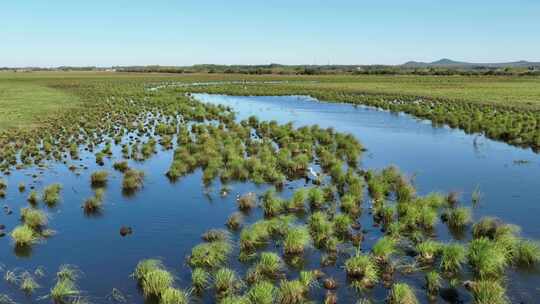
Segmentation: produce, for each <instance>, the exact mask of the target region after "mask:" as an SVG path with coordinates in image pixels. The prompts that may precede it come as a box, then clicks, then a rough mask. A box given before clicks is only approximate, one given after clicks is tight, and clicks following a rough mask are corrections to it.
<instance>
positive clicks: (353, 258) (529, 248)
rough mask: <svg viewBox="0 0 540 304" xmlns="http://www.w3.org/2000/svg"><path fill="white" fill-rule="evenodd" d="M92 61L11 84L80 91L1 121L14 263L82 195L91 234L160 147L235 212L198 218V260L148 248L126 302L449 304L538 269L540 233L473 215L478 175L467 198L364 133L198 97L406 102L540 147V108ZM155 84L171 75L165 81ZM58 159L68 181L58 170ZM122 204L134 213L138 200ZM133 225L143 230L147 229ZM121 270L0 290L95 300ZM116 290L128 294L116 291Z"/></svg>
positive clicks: (138, 189)
mask: <svg viewBox="0 0 540 304" xmlns="http://www.w3.org/2000/svg"><path fill="white" fill-rule="evenodd" d="M81 75H86V74H80V75H78V76H77V77H73V78H69V77H68V78H66V79H60V78H55V74H51V77H48V76H46V74H38V75H32V74H30V75H28V76H26V77H24V76H19V75H17V76H16V77H13V79H9V78H8V79H4V80H1V81H2V85H6V86H9V85H10V84H11V83H14V84H16V85H17V86H18V85H21V86H24V85H27V84H28V85H31V86H42V87H43V88H46V90H47V91H48V90H52V91H54V92H59V93H58V94H66V95H67V96H73V100H74V103H76V104H83V105H84V110H81V109H79V108H78V107H75V106H74V107H67V108H65V109H63V111H61V112H60V113H57V114H47V115H44V116H43V117H32V118H29V119H31V121H32V122H31V123H29V126H27V128H21V127H16V128H8V129H4V130H3V131H1V132H2V135H1V137H0V168H1V170H2V172H3V173H2V175H3V177H2V179H0V191H2V193H3V194H2V196H4V197H5V198H3V199H0V200H4V201H5V202H6V203H5V206H7V208H4V209H5V211H6V212H5V215H3V217H2V218H0V219H1V220H3V219H5V218H8V217H9V216H10V215H9V214H8V212H7V211H8V210H9V211H10V210H11V209H13V211H14V214H15V215H16V216H17V218H16V222H15V220H11V221H10V222H9V223H10V224H12V225H11V226H9V227H4V224H3V223H2V227H3V228H2V229H1V230H2V231H3V230H4V229H5V230H6V231H9V234H8V237H7V238H9V241H10V242H9V243H8V242H5V244H6V246H10V247H11V248H12V250H11V251H4V252H5V253H6V257H5V258H6V259H7V258H8V256H7V255H8V254H9V255H15V256H17V257H19V258H27V259H28V260H32V254H33V251H36V252H37V254H39V251H40V250H41V248H43V247H46V246H48V245H49V243H53V242H56V241H57V240H62V239H63V237H64V236H63V235H65V234H70V233H71V232H70V231H69V228H70V227H71V229H75V228H73V226H70V225H67V224H64V225H59V226H58V228H56V225H55V221H56V220H57V217H60V216H62V215H63V214H62V212H61V210H64V209H65V208H66V213H67V215H68V216H74V214H76V213H74V212H71V211H69V210H70V209H69V206H66V205H73V204H76V205H77V206H78V208H79V213H81V211H80V210H81V208H82V210H83V212H82V213H84V216H86V217H88V216H89V215H94V216H92V217H90V218H86V217H84V218H80V219H78V220H81V221H84V222H85V224H84V225H86V223H90V224H91V225H90V226H85V228H84V229H89V230H87V231H86V233H88V234H87V235H86V236H88V238H89V242H90V241H96V242H97V241H98V240H99V237H98V238H94V236H93V233H95V231H93V230H92V229H93V228H91V227H93V226H92V225H98V224H99V223H101V221H109V220H111V218H112V216H111V215H109V214H108V212H109V208H110V209H114V208H115V204H118V203H117V202H115V201H114V200H113V199H111V197H114V198H116V199H118V200H119V199H125V200H132V199H135V198H137V197H139V196H144V195H145V193H146V192H147V191H151V190H152V188H158V185H156V182H155V181H156V172H155V171H154V170H152V168H148V167H145V166H144V164H146V163H152V162H153V161H159V162H161V163H160V164H163V163H164V165H162V167H160V168H163V170H162V172H158V174H159V176H160V177H161V178H166V180H160V182H161V183H164V182H165V181H166V182H167V183H168V186H170V187H181V186H182V184H183V183H185V182H186V181H189V184H188V185H189V187H191V188H195V190H196V192H200V193H205V194H206V195H208V196H209V197H212V194H213V193H215V192H216V191H215V190H214V189H219V190H218V191H217V193H218V194H219V195H218V197H222V198H223V199H224V200H226V202H227V204H228V207H227V208H228V209H220V210H221V211H225V210H226V212H227V213H226V214H225V217H224V218H222V222H212V223H208V222H206V221H205V219H204V218H201V219H200V220H201V221H205V224H207V226H208V227H206V229H205V230H204V233H202V234H201V236H200V239H199V240H198V241H199V242H198V243H195V242H188V241H186V242H185V243H182V246H189V250H188V251H189V254H186V256H177V258H176V259H175V260H172V261H170V260H166V259H162V258H161V253H160V252H159V250H157V249H155V248H152V247H151V246H147V247H143V249H144V250H143V251H144V253H141V252H138V255H137V258H138V262H137V263H131V262H130V263H126V264H127V266H129V267H131V273H132V274H131V276H130V273H125V276H124V277H125V281H132V282H133V284H136V287H137V288H136V292H134V293H132V294H130V295H129V297H130V298H129V302H132V301H133V302H136V303H143V302H145V301H146V302H147V303H164V304H167V303H191V302H197V301H203V302H219V303H280V304H294V303H305V302H307V301H316V302H324V303H338V302H339V303H342V302H351V303H354V302H358V303H370V302H369V301H386V302H387V303H404V304H409V303H411V304H412V303H419V302H422V303H425V302H428V301H438V300H443V299H444V300H445V301H448V302H452V301H451V300H448V297H447V296H446V295H447V294H448V293H451V292H454V293H457V294H458V296H457V299H454V302H458V301H461V300H460V299H466V300H468V301H470V302H473V303H478V304H483V303H510V301H511V294H512V293H511V292H507V289H508V279H507V277H508V276H509V275H515V273H519V271H522V270H523V269H524V268H526V267H528V268H530V269H535V267H537V264H538V262H539V261H540V246H539V245H538V243H536V241H535V240H534V239H528V238H526V237H524V236H522V235H521V233H520V229H519V227H518V226H516V225H514V224H510V223H505V222H504V221H503V220H501V219H498V218H495V217H482V218H479V217H476V216H475V211H476V209H475V208H474V207H473V205H472V203H474V201H476V203H478V204H480V192H479V190H478V187H477V186H476V185H474V187H477V188H476V190H475V192H474V193H473V197H472V198H471V200H472V202H469V201H465V200H463V199H462V198H461V196H460V195H459V194H457V193H456V192H448V193H443V192H429V191H427V192H426V191H425V189H424V191H420V190H419V189H418V188H417V186H416V184H415V181H414V177H413V176H412V175H411V174H410V173H405V172H402V171H401V170H400V169H398V168H397V167H396V166H390V164H387V166H385V167H382V168H366V167H363V166H362V159H363V158H365V157H366V153H367V151H369V147H365V146H363V145H362V144H361V143H360V140H361V138H356V137H355V136H353V135H352V134H348V133H345V132H341V131H339V130H336V129H334V128H326V127H321V126H319V125H317V124H316V121H314V122H312V123H311V124H310V125H302V126H299V125H295V124H294V123H292V122H290V123H280V122H278V121H276V120H263V119H261V118H260V117H256V116H249V117H247V118H245V119H240V118H239V117H238V116H237V114H236V113H235V111H234V109H232V108H230V107H228V106H224V105H216V104H212V103H204V102H201V101H200V100H198V99H197V98H196V97H194V96H192V95H191V93H194V92H209V93H221V94H224V93H225V94H233V95H268V96H272V95H291V94H293V95H310V96H313V97H317V98H319V99H322V100H328V101H333V102H346V103H353V104H362V105H368V106H374V107H378V108H382V109H386V110H390V111H392V112H405V113H409V114H412V115H414V116H417V117H420V118H425V119H429V120H431V121H432V122H433V124H435V125H437V124H448V125H449V126H450V127H453V128H460V129H463V130H464V131H465V132H467V133H483V134H485V135H486V137H488V138H493V139H496V140H501V141H504V142H508V143H510V144H512V145H516V146H524V147H530V148H533V149H538V148H540V114H539V113H540V112H538V110H537V108H536V107H537V105H535V104H534V105H532V104H528V103H527V102H525V103H523V104H521V103H516V104H512V105H506V104H502V102H491V103H490V102H479V101H477V100H475V99H476V98H477V97H476V96H473V98H472V99H471V100H468V101H467V100H457V99H452V98H448V99H445V98H440V96H436V95H435V96H423V95H422V94H423V92H422V91H418V93H417V94H412V95H409V94H405V93H399V92H397V91H394V92H371V91H370V90H366V91H362V90H363V89H362V88H361V85H359V87H356V88H355V87H351V86H349V85H347V82H346V80H349V81H352V80H351V79H352V78H339V77H338V78H336V79H334V80H335V81H336V82H334V83H331V82H330V79H329V78H315V80H316V81H319V83H308V82H306V80H307V79H309V78H299V79H297V83H293V81H291V78H284V79H286V80H287V81H289V82H288V83H280V84H262V83H254V84H247V83H244V84H224V83H219V84H216V85H208V86H187V85H186V86H178V85H177V84H178V83H172V82H170V80H169V78H170V76H158V75H156V76H146V75H145V76H144V77H143V76H140V75H134V76H130V75H123V74H120V76H110V75H106V76H97V75H93V74H88V75H87V76H85V77H87V78H84V77H83V76H81ZM1 77H6V76H5V75H2V76H1ZM34 77H35V78H34ZM205 77H206V78H209V79H210V80H214V79H216V78H215V77H218V76H200V75H195V76H192V78H189V80H190V81H191V82H196V81H200V80H201V79H202V80H204V79H206V78H205ZM221 77H223V78H224V79H229V78H230V77H239V76H221ZM264 79H267V78H264ZM361 79H363V78H361ZM180 80H184V79H182V78H180ZM167 81H169V82H167ZM384 81H386V80H384ZM406 81H409V80H406ZM429 81H434V80H433V79H431V80H429ZM437 81H441V80H440V79H438V80H437ZM448 81H449V82H452V81H456V80H448ZM481 81H483V80H481ZM523 81H524V82H529V81H530V82H532V83H536V82H535V81H536V80H530V79H524V80H523ZM160 84H163V85H164V86H163V87H162V88H160V89H153V88H156V87H157V86H158V85H160ZM531 90H533V89H531ZM404 91H406V90H404ZM533 91H534V90H533ZM55 94H56V93H55ZM474 94H477V92H476V93H474ZM474 94H473V95H474ZM535 94H538V92H535ZM457 95H459V94H457ZM510 95H511V94H510ZM460 98H461V97H460ZM2 100H3V99H2ZM35 124H38V125H39V126H40V127H39V128H35V127H34V125H35ZM61 168H63V169H61ZM64 169H65V170H64ZM62 170H63V171H62ZM57 171H60V172H62V174H69V177H68V178H58V175H57V174H56V173H55V172H57ZM20 172H24V173H25V175H21V174H20ZM21 176H23V177H21ZM195 178H196V180H195ZM70 179H84V184H85V185H86V187H85V188H78V189H76V188H75V187H74V186H73V183H72V182H70ZM11 189H15V190H17V191H16V192H15V191H10V190H11ZM27 189H28V190H27ZM165 189H166V188H160V189H158V191H159V192H163V193H160V195H165V196H166V195H167V191H170V190H165ZM235 189H241V191H240V190H235ZM244 190H245V191H244ZM435 190H437V189H434V190H433V191H435ZM233 191H234V192H233ZM231 193H234V194H235V195H236V196H235V195H231ZM117 194H120V195H117ZM178 194H179V195H180V196H181V197H178V199H181V200H190V199H191V198H190V197H189V195H192V192H189V193H188V192H186V194H185V195H183V194H182V193H178ZM67 197H69V198H73V197H76V198H78V201H73V200H72V199H67ZM144 198H145V199H147V200H154V201H153V202H152V203H153V204H155V206H153V207H150V208H154V209H155V208H160V205H159V204H158V202H157V200H159V199H160V198H163V196H159V195H158V194H156V193H155V192H154V194H153V196H144ZM482 202H483V200H482ZM131 203H132V202H127V203H126V204H128V206H129V204H131ZM199 203H200V204H203V203H202V202H199ZM8 204H9V205H8ZM216 204H217V203H216ZM16 207H20V208H16ZM212 207H215V208H222V207H220V206H213V205H210V206H209V209H208V210H207V211H206V212H208V213H211V212H212ZM132 208H134V207H132ZM163 208H165V207H163ZM174 208H175V209H181V210H182V208H184V207H183V206H181V205H176V206H174ZM144 212H147V213H148V214H150V213H151V210H150V209H147V210H145V211H143V213H144ZM163 212H171V210H170V209H168V210H163ZM183 212H185V213H187V214H189V212H190V210H187V209H185V210H183ZM12 213H13V212H12ZM116 215H118V216H119V217H120V218H121V220H122V221H127V222H129V220H128V219H129V209H124V214H118V213H117V214H116ZM193 216H194V217H196V216H199V215H193ZM205 216H207V217H210V216H211V215H210V214H206V215H205ZM159 220H161V219H158V221H159ZM6 221H7V220H6ZM114 224H115V225H116V224H118V222H115V223H114ZM108 225H110V223H108ZM96 227H97V226H96ZM53 228H55V230H53ZM109 228H110V226H107V228H106V229H109ZM114 228H115V229H117V227H114ZM144 228H145V224H144V223H143V224H141V225H139V226H138V227H136V229H135V230H134V234H133V237H131V239H129V240H128V239H126V240H125V244H131V243H128V242H144V241H145V240H150V239H151V238H156V237H159V236H156V235H150V236H149V235H145V232H144V230H145V229H144ZM183 228H185V229H188V228H189V227H183ZM96 229H98V228H96ZM99 229H103V228H99ZM56 230H58V231H56ZM77 231H79V230H77ZM116 231H117V230H115V231H114V232H115V233H117V232H116ZM130 231H131V229H130ZM139 231H140V232H141V234H142V235H143V236H142V239H139V238H136V237H138V233H139ZM100 233H101V232H100ZM175 233H180V234H181V233H184V232H183V231H175ZM98 235H99V234H98ZM82 237H83V235H82V234H81V235H76V236H75V238H82ZM7 238H6V239H7ZM72 240H73V239H72ZM117 241H118V240H117ZM122 241H124V240H122ZM159 241H160V242H161V243H167V242H169V240H167V239H161V240H159ZM67 246H70V245H69V244H67ZM65 248H69V247H65ZM66 250H67V249H66ZM104 250H106V249H104ZM57 254H59V255H61V254H62V253H61V252H59V253H57ZM96 254H101V253H99V252H96ZM10 260H11V259H10ZM179 261H183V262H181V263H182V265H183V266H182V269H181V270H180V269H179V268H178V267H179V265H178V264H179V263H180V262H179ZM119 263H120V264H121V263H122V261H121V260H120V262H119ZM172 265H174V266H172ZM111 266H113V265H100V266H99V267H96V268H93V269H92V268H90V269H79V268H78V267H76V266H72V265H67V264H66V265H65V264H64V263H62V265H60V266H59V270H58V271H57V272H56V274H54V268H52V269H48V270H49V271H50V272H51V274H53V276H51V275H47V276H46V275H40V274H41V272H42V270H40V271H39V272H37V270H35V271H32V270H31V269H30V268H28V269H17V268H15V267H14V266H13V265H10V264H6V265H3V267H2V269H3V271H4V281H5V284H8V285H9V286H17V287H18V289H20V290H21V291H23V292H24V293H25V295H21V294H17V293H16V292H12V289H10V288H1V289H0V290H1V291H2V293H5V294H4V295H2V297H1V298H0V299H1V300H0V302H1V301H4V302H6V303H9V302H8V301H7V299H12V298H13V299H16V302H29V301H30V302H31V301H34V300H37V299H42V300H43V299H48V300H50V301H53V302H55V303H86V302H97V303H100V302H102V301H105V299H109V297H108V296H106V295H104V294H103V295H96V294H92V293H89V292H86V291H85V290H86V289H85V288H86V287H85V285H84V284H83V283H82V282H83V281H84V277H85V276H86V275H87V276H92V277H93V278H96V274H99V272H100V269H99V268H100V267H104V268H107V267H111ZM40 269H41V268H40ZM188 270H189V271H188ZM186 274H187V275H186ZM532 275H535V276H536V275H537V274H534V273H533V274H532ZM84 282H88V281H84ZM125 284H126V283H125V282H122V283H121V284H120V282H119V285H122V286H124V287H125V286H126V285H125ZM128 286H129V285H128ZM107 288H108V289H109V290H111V289H113V288H115V286H107ZM47 289H49V291H47ZM113 290H116V291H117V289H113ZM443 291H444V292H443ZM531 292H532V291H531ZM532 293H534V292H532ZM112 295H113V297H112V298H114V299H122V298H124V296H123V295H121V294H119V292H118V291H117V292H113V293H112ZM109 300H110V299H109ZM12 301H15V300H12ZM114 301H116V300H114ZM114 301H112V300H111V302H114ZM126 301H127V300H126Z"/></svg>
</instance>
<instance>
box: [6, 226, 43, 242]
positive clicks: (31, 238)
mask: <svg viewBox="0 0 540 304" xmlns="http://www.w3.org/2000/svg"><path fill="white" fill-rule="evenodd" d="M11 238H12V239H13V242H14V243H15V245H16V246H20V247H26V246H30V245H33V244H35V243H37V242H38V240H39V235H38V234H37V233H36V232H35V231H34V230H33V229H32V228H31V227H29V226H27V225H21V226H17V227H15V228H14V229H13V231H11Z"/></svg>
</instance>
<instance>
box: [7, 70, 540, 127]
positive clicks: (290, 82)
mask: <svg viewBox="0 0 540 304" xmlns="http://www.w3.org/2000/svg"><path fill="white" fill-rule="evenodd" d="M233 80H247V81H275V80H280V81H284V83H280V84H273V85H268V87H270V88H267V89H264V90H260V88H259V91H260V92H261V94H262V93H274V94H286V93H303V92H308V93H309V92H311V91H317V92H333V93H336V94H337V93H343V94H367V95H377V96H387V97H388V98H389V99H392V98H396V97H403V96H405V97H410V98H418V97H423V98H428V99H433V100H444V101H451V102H467V103H478V104H480V105H489V106H495V107H497V106H502V107H512V108H516V109H522V110H524V111H533V112H536V111H540V78H539V77H525V76H523V77H517V76H417V75H414V76H413V75H390V76H381V75H379V76H376V75H358V76H351V75H332V76H299V75H239V74H167V73H161V74H160V73H114V72H31V73H14V72H2V73H0V129H6V128H13V127H15V128H21V127H35V126H37V125H39V123H40V122H41V121H42V120H43V118H45V117H51V115H52V116H54V115H56V114H61V113H63V112H64V111H66V110H69V109H73V108H76V107H81V106H84V103H85V102H98V100H92V99H89V98H83V97H82V96H79V95H78V94H77V93H76V92H74V91H73V90H71V88H73V87H78V86H81V85H86V84H95V83H132V84H135V85H144V84H150V83H158V82H176V81H178V82H201V81H233ZM200 90H204V88H202V89H200ZM222 92H229V93H235V92H237V91H236V90H235V89H231V88H229V89H226V90H225V89H224V90H222ZM255 93H257V88H254V87H253V88H252V90H250V89H248V90H247V91H245V94H255ZM97 96H100V95H99V94H96V95H95V96H93V97H92V98H97Z"/></svg>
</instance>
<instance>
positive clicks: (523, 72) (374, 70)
mask: <svg viewBox="0 0 540 304" xmlns="http://www.w3.org/2000/svg"><path fill="white" fill-rule="evenodd" d="M114 69H115V70H116V71H118V72H136V73H209V74H212V73H222V74H248V75H266V74H268V75H270V74H273V75H343V74H348V75H441V76H448V75H471V76H472V75H487V76H489V75H493V76H497V75H500V76H512V75H519V76H540V67H535V66H531V67H504V68H502V67H497V68H496V67H481V66H479V67H470V68H467V67H459V68H457V67H456V68H454V67H414V68H412V67H404V66H385V65H369V66H361V65H279V64H270V65H210V64H204V65H193V66H188V67H174V66H130V67H114Z"/></svg>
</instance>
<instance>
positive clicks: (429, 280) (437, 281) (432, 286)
mask: <svg viewBox="0 0 540 304" xmlns="http://www.w3.org/2000/svg"><path fill="white" fill-rule="evenodd" d="M425 280H426V290H427V292H428V294H429V295H430V296H432V297H433V296H436V295H437V294H438V293H439V289H440V288H441V286H442V284H441V275H440V274H439V273H438V272H436V271H434V270H432V271H430V272H428V273H426V275H425Z"/></svg>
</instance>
